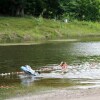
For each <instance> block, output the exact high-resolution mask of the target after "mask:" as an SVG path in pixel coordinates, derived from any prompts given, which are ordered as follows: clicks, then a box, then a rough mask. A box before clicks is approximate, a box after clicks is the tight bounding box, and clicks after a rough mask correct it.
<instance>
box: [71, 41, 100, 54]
mask: <svg viewBox="0 0 100 100" xmlns="http://www.w3.org/2000/svg"><path fill="white" fill-rule="evenodd" d="M71 53H72V54H73V55H77V56H96V55H97V56H99V55H100V42H88V43H82V42H79V43H73V44H72V48H71Z"/></svg>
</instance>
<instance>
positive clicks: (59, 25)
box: [0, 17, 100, 42]
mask: <svg viewBox="0 0 100 100" xmlns="http://www.w3.org/2000/svg"><path fill="white" fill-rule="evenodd" d="M83 36H85V37H86V36H91V37H92V36H100V24H99V22H84V21H81V22H80V21H73V22H71V21H69V22H68V23H64V22H62V21H55V20H49V19H43V18H34V17H25V18H17V17H0V42H29V41H38V40H39V41H42V40H48V39H61V38H75V37H83Z"/></svg>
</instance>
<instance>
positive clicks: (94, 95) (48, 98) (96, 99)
mask: <svg viewBox="0 0 100 100" xmlns="http://www.w3.org/2000/svg"><path fill="white" fill-rule="evenodd" d="M6 100H100V88H88V89H60V90H59V89H58V90H52V91H48V92H43V93H39V94H35V95H34V94H33V95H27V96H23V97H16V98H11V99H6Z"/></svg>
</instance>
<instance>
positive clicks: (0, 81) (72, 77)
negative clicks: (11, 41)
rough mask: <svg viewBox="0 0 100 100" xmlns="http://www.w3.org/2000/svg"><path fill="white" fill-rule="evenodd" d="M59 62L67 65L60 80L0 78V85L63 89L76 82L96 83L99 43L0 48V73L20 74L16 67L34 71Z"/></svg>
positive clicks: (99, 54)
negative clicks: (67, 70)
mask: <svg viewBox="0 0 100 100" xmlns="http://www.w3.org/2000/svg"><path fill="white" fill-rule="evenodd" d="M61 61H66V62H67V63H68V64H69V65H70V66H71V67H70V68H69V72H68V73H67V74H65V75H64V78H47V79H40V80H39V79H38V80H37V79H34V78H28V79H27V78H25V79H20V78H19V77H18V76H17V75H9V76H3V75H0V86H9V85H17V86H19V85H25V86H30V85H33V86H37V87H38V85H39V86H41V87H42V86H54V87H56V86H58V87H59V86H60V87H61V86H66V87H67V86H70V85H72V83H73V81H75V82H77V81H76V80H78V82H80V83H82V84H87V83H89V84H92V83H93V84H94V83H95V84H97V85H99V84H100V80H99V79H100V74H99V73H100V41H94V42H93V41H92V42H89V41H88V42H82V41H77V42H74V41H73V42H72V41H71V42H68V41H52V42H48V43H43V44H37V45H20V46H17V45H16V46H0V74H2V73H12V72H17V71H20V66H22V65H26V64H28V65H30V66H31V67H32V68H33V69H38V68H41V67H43V66H47V65H49V64H51V65H52V64H59V63H60V62H61ZM91 66H92V67H91ZM91 78H93V79H92V80H91ZM86 79H87V81H85V80H86Z"/></svg>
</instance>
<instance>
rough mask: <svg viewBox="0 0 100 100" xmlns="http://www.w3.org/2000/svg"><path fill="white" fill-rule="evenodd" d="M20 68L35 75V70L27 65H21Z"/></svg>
mask: <svg viewBox="0 0 100 100" xmlns="http://www.w3.org/2000/svg"><path fill="white" fill-rule="evenodd" d="M21 69H22V70H23V71H24V72H25V73H26V74H30V75H34V76H36V75H35V70H33V69H32V68H31V67H30V66H29V65H25V66H21Z"/></svg>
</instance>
